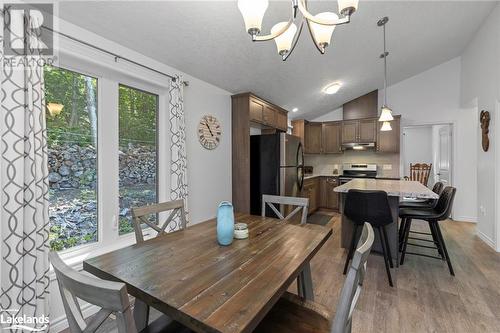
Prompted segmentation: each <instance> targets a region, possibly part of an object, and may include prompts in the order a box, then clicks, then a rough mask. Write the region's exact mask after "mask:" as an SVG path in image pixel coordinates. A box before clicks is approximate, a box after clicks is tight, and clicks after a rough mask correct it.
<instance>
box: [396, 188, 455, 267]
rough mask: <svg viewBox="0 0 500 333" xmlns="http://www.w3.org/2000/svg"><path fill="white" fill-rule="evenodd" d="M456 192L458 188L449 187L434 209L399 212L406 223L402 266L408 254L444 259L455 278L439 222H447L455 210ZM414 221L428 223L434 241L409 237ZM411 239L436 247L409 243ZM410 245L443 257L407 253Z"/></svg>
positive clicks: (413, 209)
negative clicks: (432, 250)
mask: <svg viewBox="0 0 500 333" xmlns="http://www.w3.org/2000/svg"><path fill="white" fill-rule="evenodd" d="M456 191H457V189H456V188H454V187H451V186H447V187H446V188H445V189H444V190H443V192H442V193H441V195H440V196H439V199H438V202H437V204H436V206H435V207H434V208H423V209H422V208H420V209H418V208H417V209H416V208H404V209H401V210H400V211H399V217H401V218H402V219H404V220H405V221H406V222H405V223H404V226H403V227H404V230H403V241H402V243H401V247H400V248H401V261H400V264H401V265H403V263H404V260H405V255H406V254H413V255H418V256H424V257H429V258H435V259H442V260H446V262H447V264H448V269H449V270H450V274H451V275H453V276H455V272H454V271H453V267H452V265H451V260H450V256H449V255H448V250H447V249H446V244H445V242H444V238H443V234H442V233H441V228H440V227H439V221H443V220H446V219H447V218H448V217H449V216H450V213H451V209H452V208H453V200H454V199H455V193H456ZM412 219H418V220H424V221H427V223H428V224H429V229H430V231H431V233H430V235H431V236H432V239H433V240H432V241H430V240H426V239H422V238H413V237H409V234H410V229H411V221H412ZM409 239H416V240H423V241H428V242H433V243H434V244H435V245H436V247H433V246H426V245H420V244H415V243H409V242H408V240H409ZM408 245H411V246H418V247H425V248H431V249H436V250H437V251H438V252H439V254H440V255H441V257H435V256H430V255H426V254H422V253H415V252H407V251H406V248H407V246H408Z"/></svg>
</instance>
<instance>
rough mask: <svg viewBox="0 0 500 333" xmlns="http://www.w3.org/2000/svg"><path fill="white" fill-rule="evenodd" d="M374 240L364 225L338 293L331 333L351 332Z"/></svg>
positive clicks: (371, 233) (371, 230)
mask: <svg viewBox="0 0 500 333" xmlns="http://www.w3.org/2000/svg"><path fill="white" fill-rule="evenodd" d="M374 240H375V234H374V232H373V228H372V226H371V225H370V224H369V223H365V224H364V226H363V232H362V233H361V238H360V239H359V242H358V246H357V249H356V252H355V253H354V256H353V259H352V263H351V267H350V268H349V272H348V273H347V277H346V279H345V282H344V286H343V287H342V291H341V292H340V299H339V301H338V303H337V308H336V309H335V318H334V319H333V323H332V327H331V330H330V332H331V333H345V332H351V323H352V313H353V312H354V308H355V307H356V303H357V302H358V299H359V296H360V293H361V289H362V286H363V280H364V278H365V271H366V261H367V260H368V256H369V255H370V251H371V249H372V246H373V242H374Z"/></svg>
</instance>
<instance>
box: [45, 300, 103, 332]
mask: <svg viewBox="0 0 500 333" xmlns="http://www.w3.org/2000/svg"><path fill="white" fill-rule="evenodd" d="M97 311H99V307H98V306H96V305H93V304H89V303H87V304H85V305H83V306H82V315H83V317H84V318H88V317H90V316H92V315H93V314H95V313H96V312H97ZM68 327H69V325H68V320H67V318H66V315H63V316H60V317H59V318H57V319H55V320H53V321H51V323H50V330H49V332H51V333H58V332H61V331H63V330H65V329H67V328H68Z"/></svg>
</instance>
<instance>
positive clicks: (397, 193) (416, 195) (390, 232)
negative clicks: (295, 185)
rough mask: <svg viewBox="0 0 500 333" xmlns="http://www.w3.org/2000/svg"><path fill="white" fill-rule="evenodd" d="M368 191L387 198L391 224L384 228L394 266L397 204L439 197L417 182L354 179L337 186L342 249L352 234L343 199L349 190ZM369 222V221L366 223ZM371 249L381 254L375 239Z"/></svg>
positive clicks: (396, 254)
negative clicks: (410, 200) (384, 194)
mask: <svg viewBox="0 0 500 333" xmlns="http://www.w3.org/2000/svg"><path fill="white" fill-rule="evenodd" d="M351 189H355V190H368V191H385V192H387V195H388V197H389V206H390V207H391V213H392V221H393V222H392V223H391V224H389V225H387V226H386V230H387V236H388V239H389V247H390V249H391V253H392V258H393V259H396V261H395V264H396V265H397V263H398V262H399V251H398V241H399V240H398V221H399V202H400V201H401V200H403V197H404V198H405V199H406V198H413V199H438V198H439V196H438V195H437V194H436V193H434V192H432V191H431V190H430V189H428V188H427V187H425V186H424V185H422V184H421V183H419V182H415V181H406V180H386V179H361V178H356V179H353V180H351V181H349V182H348V183H345V184H343V185H340V186H337V187H336V188H335V189H334V191H335V192H339V193H340V194H341V195H340V213H341V214H342V221H341V229H340V230H341V233H340V244H341V246H342V247H343V248H349V244H350V241H351V236H352V232H353V224H352V222H351V221H350V220H349V218H347V217H346V216H345V215H344V213H343V212H344V203H345V197H346V194H347V192H348V191H349V190H351ZM368 222H369V221H368ZM373 249H374V251H376V252H382V247H381V245H380V240H379V239H378V237H375V243H374V245H373Z"/></svg>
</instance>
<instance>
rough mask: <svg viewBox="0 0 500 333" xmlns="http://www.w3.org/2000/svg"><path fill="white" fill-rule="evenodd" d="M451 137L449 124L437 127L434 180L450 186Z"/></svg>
mask: <svg viewBox="0 0 500 333" xmlns="http://www.w3.org/2000/svg"><path fill="white" fill-rule="evenodd" d="M451 138H452V129H451V126H450V125H446V126H442V127H441V128H439V132H438V147H437V148H438V149H437V156H436V157H437V165H436V176H435V178H436V179H435V181H436V182H438V181H439V182H442V183H443V184H444V186H451V143H452V139H451Z"/></svg>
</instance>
